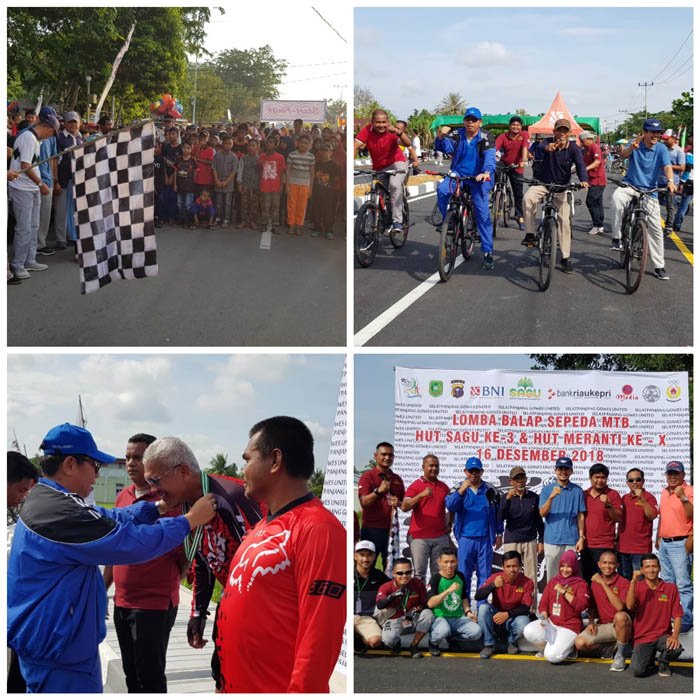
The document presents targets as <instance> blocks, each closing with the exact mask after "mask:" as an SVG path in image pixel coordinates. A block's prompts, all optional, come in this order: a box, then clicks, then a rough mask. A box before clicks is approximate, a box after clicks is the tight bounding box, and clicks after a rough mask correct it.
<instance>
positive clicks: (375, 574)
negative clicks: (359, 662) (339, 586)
mask: <svg viewBox="0 0 700 700" xmlns="http://www.w3.org/2000/svg"><path fill="white" fill-rule="evenodd" d="M376 559H377V554H376V552H375V549H374V543H373V542H370V541H369V540H360V541H359V542H358V543H357V544H356V545H355V570H354V580H355V612H354V616H353V629H354V630H355V637H356V638H357V637H359V638H360V639H361V640H362V643H363V644H366V645H367V646H368V647H370V648H371V649H377V648H378V647H380V646H381V644H382V630H381V627H380V626H379V625H378V624H377V621H376V620H375V619H374V617H373V615H374V607H375V604H376V600H377V591H378V590H379V587H380V586H382V585H383V584H385V583H387V582H388V581H390V580H391V579H390V578H389V577H388V576H387V575H386V574H385V573H384V572H383V571H379V569H375V568H374V562H375V561H376Z"/></svg>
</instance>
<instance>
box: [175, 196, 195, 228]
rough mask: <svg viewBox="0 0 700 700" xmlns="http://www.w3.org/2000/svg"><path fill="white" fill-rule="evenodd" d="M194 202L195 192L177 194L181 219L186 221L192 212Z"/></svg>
mask: <svg viewBox="0 0 700 700" xmlns="http://www.w3.org/2000/svg"><path fill="white" fill-rule="evenodd" d="M192 202H194V192H178V193H177V209H178V214H179V216H180V219H181V220H182V221H184V220H185V218H186V216H187V212H188V211H189V210H190V207H191V206H192Z"/></svg>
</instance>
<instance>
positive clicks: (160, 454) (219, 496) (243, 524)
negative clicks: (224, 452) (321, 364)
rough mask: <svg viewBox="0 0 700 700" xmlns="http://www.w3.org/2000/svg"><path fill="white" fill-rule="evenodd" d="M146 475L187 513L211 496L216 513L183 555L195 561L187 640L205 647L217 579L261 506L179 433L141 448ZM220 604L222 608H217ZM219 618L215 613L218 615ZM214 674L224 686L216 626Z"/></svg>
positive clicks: (223, 580) (222, 575)
mask: <svg viewBox="0 0 700 700" xmlns="http://www.w3.org/2000/svg"><path fill="white" fill-rule="evenodd" d="M143 464H144V478H145V480H146V482H148V483H149V484H150V485H151V487H152V489H153V490H154V491H155V492H156V493H157V495H158V497H159V498H160V499H161V500H162V501H163V502H165V503H166V504H167V506H168V508H169V509H172V508H177V507H178V506H182V510H183V512H185V513H186V512H187V511H188V509H189V508H190V507H191V506H190V505H189V504H192V503H195V502H196V501H197V500H198V499H200V498H202V496H204V495H206V494H210V495H213V497H214V500H215V504H216V514H215V516H214V518H213V519H211V521H208V522H207V523H206V524H205V526H204V527H202V528H198V529H197V530H196V531H195V532H193V533H192V536H191V537H188V538H187V539H186V540H185V557H186V558H187V561H188V562H189V563H192V562H193V561H194V566H193V567H192V570H191V572H190V576H191V578H192V581H191V583H192V615H191V617H190V621H189V623H188V625H187V641H188V642H189V645H190V646H191V647H194V648H195V649H202V648H203V647H204V646H205V645H206V644H207V641H208V640H207V639H204V627H205V625H206V622H207V615H208V614H209V603H210V601H211V597H212V594H213V592H214V584H215V583H216V581H219V583H220V584H221V585H222V587H225V586H226V579H227V576H228V572H229V568H230V565H231V560H232V559H233V556H234V554H235V553H236V550H237V549H238V546H239V545H240V543H241V540H242V539H243V536H244V535H245V534H246V533H247V532H248V531H249V530H251V529H252V527H253V526H254V525H255V524H256V523H257V522H258V520H260V518H261V513H260V506H259V505H258V504H257V503H256V502H255V501H253V500H251V499H249V498H247V497H246V495H245V488H244V486H243V482H242V481H241V480H240V479H234V478H232V477H228V476H220V475H217V476H213V475H208V474H205V473H204V472H203V471H201V470H200V468H199V463H198V462H197V458H196V457H195V455H194V453H193V452H192V450H191V449H190V448H189V447H188V446H187V444H185V442H184V441H183V440H181V439H180V438H177V437H164V438H160V439H159V440H156V441H155V442H153V443H151V444H150V445H149V446H148V447H147V448H146V451H145V452H144V453H143ZM217 609H218V608H217ZM215 620H216V616H215ZM212 640H213V644H212V646H213V647H214V651H213V654H212V660H211V668H212V677H213V678H214V681H215V682H216V687H217V690H221V689H222V683H221V663H220V660H219V655H218V652H217V648H216V647H217V626H216V622H215V624H214V629H213V631H212Z"/></svg>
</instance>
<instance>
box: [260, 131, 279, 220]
mask: <svg viewBox="0 0 700 700" xmlns="http://www.w3.org/2000/svg"><path fill="white" fill-rule="evenodd" d="M276 147H277V140H276V139H275V138H274V137H272V136H270V137H269V138H268V139H267V140H266V141H265V153H263V154H262V155H261V156H260V158H258V164H259V165H260V169H261V173H260V196H261V199H262V220H261V224H262V226H264V227H266V228H271V229H272V233H279V232H280V228H279V225H280V194H281V191H282V184H283V182H284V171H285V168H286V164H285V162H284V156H283V155H282V154H281V153H276V152H275V148H276ZM263 230H264V229H263Z"/></svg>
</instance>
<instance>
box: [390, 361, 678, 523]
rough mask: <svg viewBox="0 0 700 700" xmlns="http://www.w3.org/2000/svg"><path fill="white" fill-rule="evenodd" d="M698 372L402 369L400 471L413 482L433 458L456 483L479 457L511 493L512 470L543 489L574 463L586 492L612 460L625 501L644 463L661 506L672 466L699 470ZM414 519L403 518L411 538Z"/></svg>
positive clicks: (397, 424) (397, 435) (489, 477)
mask: <svg viewBox="0 0 700 700" xmlns="http://www.w3.org/2000/svg"><path fill="white" fill-rule="evenodd" d="M688 398H689V397H688V374H687V373H686V372H673V373H661V372H658V373H642V372H601V371H584V372H563V371H558V372H554V371H536V370H534V371H526V372H522V371H514V370H488V371H478V370H464V371H460V370H441V369H411V368H408V367H396V368H395V408H394V411H395V413H394V448H395V452H396V459H395V461H394V466H393V470H394V471H395V472H396V473H397V474H399V475H400V476H401V477H402V478H403V480H404V482H405V484H406V486H408V485H409V484H411V483H412V482H413V481H415V480H416V479H417V478H418V477H419V476H421V474H422V470H421V462H422V459H423V457H424V456H425V455H426V454H428V453H433V454H435V455H436V456H437V457H438V459H439V460H440V477H439V478H440V479H441V480H442V481H444V482H445V483H447V484H448V485H449V486H450V487H452V486H455V485H458V484H459V483H461V482H462V480H463V479H464V471H463V470H464V463H465V462H466V460H467V459H468V458H469V457H478V458H479V459H481V461H482V463H483V465H484V474H483V479H484V481H486V482H489V483H490V484H491V485H493V486H495V487H497V488H498V489H499V490H500V491H501V493H505V492H506V491H507V489H508V488H509V487H510V484H509V478H508V475H509V472H510V470H511V469H512V468H513V467H515V466H519V467H523V468H524V469H525V471H526V472H527V476H528V488H530V489H532V490H534V491H536V492H538V493H539V491H540V490H541V488H542V486H544V485H545V484H547V483H549V482H551V481H553V480H554V462H555V461H556V459H557V458H558V457H561V456H567V457H570V458H571V459H572V460H573V464H574V470H573V474H572V477H571V480H572V481H573V482H574V483H576V484H578V485H579V486H581V487H582V488H583V489H584V490H585V489H587V488H588V487H589V486H590V481H589V478H588V469H589V468H590V467H591V465H593V464H595V463H597V462H602V463H604V464H605V465H606V466H607V467H608V468H609V469H610V477H609V480H608V485H609V486H610V487H611V488H614V489H616V490H617V491H619V492H620V495H624V494H625V493H627V492H628V488H627V486H626V482H625V474H626V472H627V470H628V469H631V468H632V467H639V468H640V469H642V470H643V471H644V474H645V481H646V483H645V488H646V490H647V491H649V492H651V493H653V494H654V495H655V496H656V497H657V500H658V498H659V494H660V493H661V489H662V488H663V487H664V486H665V484H666V481H665V476H664V467H665V465H666V463H667V462H669V461H671V460H673V459H677V460H680V461H681V462H683V463H684V464H685V465H686V470H687V471H688V472H689V471H690V432H689V402H688ZM408 521H409V518H408V517H406V518H402V531H403V533H402V534H403V535H404V537H405V530H406V527H405V526H406V524H407V523H408Z"/></svg>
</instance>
